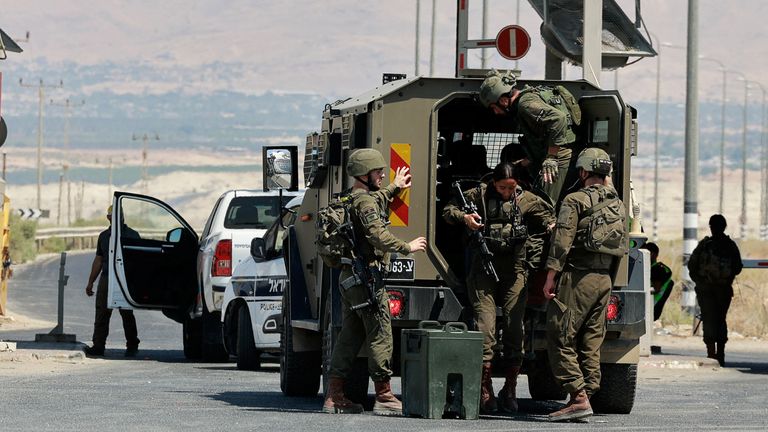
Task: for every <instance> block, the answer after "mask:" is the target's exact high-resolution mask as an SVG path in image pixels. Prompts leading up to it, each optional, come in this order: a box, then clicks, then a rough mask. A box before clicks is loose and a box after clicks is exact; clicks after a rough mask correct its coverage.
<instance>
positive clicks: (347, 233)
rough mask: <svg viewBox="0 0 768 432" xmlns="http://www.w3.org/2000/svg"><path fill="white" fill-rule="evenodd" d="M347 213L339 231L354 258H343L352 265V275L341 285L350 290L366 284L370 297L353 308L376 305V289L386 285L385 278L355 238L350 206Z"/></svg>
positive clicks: (343, 261)
mask: <svg viewBox="0 0 768 432" xmlns="http://www.w3.org/2000/svg"><path fill="white" fill-rule="evenodd" d="M345 213H346V217H345V220H344V223H343V224H341V225H340V226H339V227H338V228H337V231H338V234H339V235H341V236H342V237H344V239H345V240H346V241H347V242H348V243H349V245H350V246H351V247H350V252H351V255H352V258H346V257H344V258H341V263H342V264H345V265H349V266H352V276H351V277H349V278H347V279H345V280H343V281H339V286H340V287H341V288H342V289H344V290H348V289H350V288H352V287H353V286H355V285H363V286H365V289H366V291H368V299H367V300H366V301H365V302H363V303H360V304H358V305H353V306H352V308H351V309H352V310H359V309H364V308H367V307H369V306H374V307H375V305H377V304H378V302H379V301H378V297H377V295H376V291H378V290H379V289H380V288H381V287H382V286H384V280H383V278H382V276H381V271H380V270H379V268H378V267H375V266H370V265H368V263H367V262H365V260H364V259H363V255H362V254H361V253H360V251H359V248H358V245H357V239H356V238H355V229H354V227H353V226H352V221H351V220H350V216H349V213H350V207H347V208H346V212H345Z"/></svg>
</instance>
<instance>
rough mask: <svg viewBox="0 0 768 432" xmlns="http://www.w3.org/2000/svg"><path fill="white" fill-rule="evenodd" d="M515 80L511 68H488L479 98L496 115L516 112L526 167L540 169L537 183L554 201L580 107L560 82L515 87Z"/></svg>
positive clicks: (564, 169)
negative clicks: (527, 165)
mask: <svg viewBox="0 0 768 432" xmlns="http://www.w3.org/2000/svg"><path fill="white" fill-rule="evenodd" d="M516 84H517V80H516V78H515V76H514V75H513V74H512V73H511V72H508V73H507V74H505V75H502V74H500V73H499V72H497V71H495V70H494V71H491V72H490V73H489V74H488V77H487V78H486V79H485V81H483V83H482V84H481V85H480V94H479V98H480V102H481V103H482V104H483V105H485V106H486V107H488V108H490V109H491V110H492V111H493V113H494V114H496V115H510V114H511V115H513V116H516V119H517V120H516V121H517V126H518V129H519V131H520V132H522V133H523V137H522V139H521V143H522V144H523V146H524V147H525V150H526V153H527V155H528V159H529V163H530V166H529V169H530V170H531V172H532V173H541V176H540V183H541V185H540V186H541V188H542V189H543V190H544V192H545V193H546V194H547V196H549V198H550V204H552V205H555V204H556V203H557V201H558V200H559V198H560V192H561V191H562V188H563V184H564V182H565V178H566V176H567V174H568V166H569V165H570V162H571V156H572V152H573V151H572V148H571V147H572V145H573V143H574V141H576V134H575V133H574V131H573V127H574V126H578V124H579V123H580V122H581V110H580V109H579V105H578V103H576V101H575V99H574V98H573V95H572V94H571V93H570V92H568V91H567V90H566V89H565V88H564V87H562V86H557V87H554V88H553V87H546V86H537V87H531V86H528V85H526V86H525V87H523V88H522V89H517V88H515V85H516Z"/></svg>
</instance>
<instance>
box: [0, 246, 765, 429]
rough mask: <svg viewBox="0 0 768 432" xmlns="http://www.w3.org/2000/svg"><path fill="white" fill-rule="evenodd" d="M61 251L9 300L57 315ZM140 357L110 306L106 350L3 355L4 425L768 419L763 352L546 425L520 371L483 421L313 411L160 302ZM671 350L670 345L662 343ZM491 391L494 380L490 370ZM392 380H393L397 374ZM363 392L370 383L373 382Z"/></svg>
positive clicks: (30, 272)
mask: <svg viewBox="0 0 768 432" xmlns="http://www.w3.org/2000/svg"><path fill="white" fill-rule="evenodd" d="M69 263H70V264H69V265H68V268H69V269H70V270H69V271H68V273H69V274H71V275H72V277H71V278H70V284H69V287H68V290H67V295H66V296H65V298H66V316H65V330H66V331H67V332H69V333H76V334H77V335H78V339H80V340H87V339H89V335H90V332H91V325H92V315H93V300H92V298H88V297H86V296H85V294H84V293H83V291H84V283H85V278H86V277H87V269H88V268H89V266H90V255H76V256H71V257H70V259H69ZM57 272H58V259H57V258H54V259H50V260H47V261H43V262H41V263H39V264H35V265H33V266H29V267H27V268H26V269H24V271H20V272H17V274H16V277H15V278H14V280H13V283H12V284H11V287H10V291H9V306H10V308H11V310H12V311H15V312H17V313H20V314H23V315H26V316H29V317H32V318H36V319H51V320H52V321H55V316H56V315H55V311H56V295H55V293H56V291H55V280H56V277H57V274H58V273H57ZM137 320H138V324H139V337H140V338H141V339H142V344H141V351H140V355H139V357H137V358H135V359H125V358H123V357H122V348H123V344H124V339H123V335H122V330H121V329H120V325H119V322H120V319H119V317H118V316H117V314H116V315H115V316H114V317H113V323H112V324H113V326H112V335H111V336H110V340H109V344H108V352H107V357H106V358H104V359H86V360H85V361H73V362H65V363H63V364H62V363H57V362H54V361H52V360H47V361H37V363H38V365H37V366H36V367H34V368H24V367H21V368H20V367H18V366H19V365H16V364H12V363H15V362H6V364H3V362H0V430H2V431H32V430H34V431H47V430H50V431H54V430H55V431H69V430H99V431H125V430H151V431H176V430H185V431H188V430H197V431H201V430H205V431H219V430H227V431H241V430H243V431H252V430H270V431H312V432H324V431H329V432H330V431H338V430H344V431H360V430H370V429H373V428H376V429H377V430H398V431H432V430H434V431H453V430H455V431H465V430H479V431H501V430H504V431H507V430H565V429H568V430H570V429H577V430H605V431H619V430H620V431H626V430H653V431H660V430H662V431H667V430H697V431H698V430H739V431H741V430H761V431H762V430H766V425H768V395H766V389H768V367H766V362H767V361H766V359H765V358H764V355H763V354H761V353H757V352H755V353H750V352H741V353H739V354H738V357H733V359H734V364H733V366H732V367H728V368H726V369H719V368H701V369H698V370H691V369H662V368H652V367H643V368H641V369H640V371H639V382H638V389H637V397H636V402H635V407H634V410H633V412H632V413H631V414H629V415H597V416H594V417H593V418H592V420H591V423H589V424H553V423H549V422H547V421H546V418H545V416H546V414H547V413H548V412H550V411H552V410H553V409H555V408H557V407H559V404H558V403H556V402H547V403H542V402H534V401H532V400H531V399H530V396H529V394H528V392H527V382H526V379H525V377H521V379H520V383H519V389H520V390H519V392H518V396H519V398H520V402H521V409H522V410H523V412H524V414H523V413H521V414H518V415H514V416H513V415H508V416H507V415H505V416H501V415H500V416H483V417H481V419H479V420H471V421H464V420H427V419H415V418H381V417H374V416H372V415H369V414H365V415H359V416H331V415H327V414H322V413H320V412H319V408H320V406H321V404H322V398H321V397H320V396H319V395H318V396H317V397H314V398H287V397H285V396H283V395H282V393H281V392H280V389H279V374H278V369H277V365H267V367H266V368H265V370H262V371H259V372H244V371H238V370H237V369H236V367H235V365H234V364H232V363H220V364H203V363H193V362H188V361H186V360H185V359H184V357H183V354H182V351H181V342H180V333H181V329H180V326H179V325H178V324H176V323H174V322H172V321H170V320H168V319H167V318H165V317H164V316H163V315H162V314H160V313H159V312H141V313H139V314H138V316H137ZM33 333H35V332H34V331H22V332H0V339H5V340H14V339H15V340H17V341H19V343H20V344H30V342H24V341H30V340H33V339H34V334H33ZM663 348H664V351H665V352H666V353H670V354H674V353H675V352H674V351H675V349H674V347H666V346H665V347H663ZM495 382H496V386H495V387H496V390H498V389H499V387H500V385H501V380H500V379H496V380H495ZM394 384H395V385H394V387H395V391H396V392H397V391H398V390H399V380H395V381H394ZM369 393H372V389H371V391H369Z"/></svg>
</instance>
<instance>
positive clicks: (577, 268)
mask: <svg viewBox="0 0 768 432" xmlns="http://www.w3.org/2000/svg"><path fill="white" fill-rule="evenodd" d="M576 168H577V169H578V171H579V172H578V175H579V180H580V181H581V183H582V184H583V188H582V189H580V190H578V191H576V192H573V193H570V194H568V195H567V196H566V197H565V198H564V199H563V201H562V203H561V205H560V211H559V213H558V217H557V224H556V226H555V230H554V232H553V233H552V240H551V246H550V249H549V256H548V258H547V264H546V267H547V279H546V282H545V283H544V288H543V290H544V296H545V297H546V298H547V299H549V300H550V302H549V304H548V306H547V342H548V344H547V345H548V346H547V348H548V354H549V361H550V366H551V368H552V372H553V374H554V376H555V379H556V380H557V381H558V382H559V383H560V385H561V386H562V387H563V390H565V391H566V392H568V393H569V394H570V400H569V402H568V404H567V405H566V406H565V407H564V408H563V409H561V410H559V411H556V412H554V413H552V414H550V415H549V419H550V420H552V421H567V420H577V419H581V418H586V417H589V416H591V415H592V407H591V405H590V403H589V398H590V397H591V396H592V395H593V394H594V393H595V392H597V390H598V389H599V388H600V346H601V345H602V343H603V339H604V337H605V309H606V306H607V304H608V298H609V296H610V293H611V285H612V282H611V276H610V274H609V273H610V269H611V267H612V265H613V263H614V259H615V256H616V255H620V254H623V253H626V222H625V220H626V214H625V210H624V204H623V203H622V202H621V200H620V199H619V198H618V194H617V193H616V191H615V190H614V189H613V187H611V186H608V185H607V179H608V176H609V174H610V172H611V159H610V158H609V156H608V154H607V153H606V152H605V151H603V150H601V149H599V148H587V149H585V150H584V151H582V152H581V153H580V154H579V157H578V159H577V161H576ZM608 209H611V211H613V212H614V213H613V214H614V216H615V217H614V218H613V219H612V220H611V222H610V223H606V222H605V221H606V220H605V219H604V220H603V224H602V225H603V226H606V225H608V224H610V225H611V227H610V228H611V236H612V237H611V238H612V239H616V240H615V242H611V241H605V242H603V241H602V240H603V239H600V240H601V241H600V242H594V241H593V240H594V239H593V238H592V237H594V236H596V235H597V231H592V229H591V227H592V225H591V224H590V218H591V217H592V216H593V215H596V213H597V212H598V211H600V212H601V213H600V214H599V215H600V216H602V215H603V213H602V212H603V211H607V210H608ZM601 232H602V231H601ZM595 243H602V246H601V247H600V248H597V249H596V248H595V246H594V244H595ZM606 244H611V245H612V246H614V247H616V248H622V250H620V251H614V250H603V247H604V246H605V245H606ZM598 250H599V251H598ZM558 277H559V280H558V281H557V282H556V279H557V278H558Z"/></svg>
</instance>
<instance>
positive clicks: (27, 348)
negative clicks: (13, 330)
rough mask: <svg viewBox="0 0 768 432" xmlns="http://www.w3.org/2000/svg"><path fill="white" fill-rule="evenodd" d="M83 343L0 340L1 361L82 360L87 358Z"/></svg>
mask: <svg viewBox="0 0 768 432" xmlns="http://www.w3.org/2000/svg"><path fill="white" fill-rule="evenodd" d="M83 346H84V345H83V343H81V342H74V343H61V344H57V343H37V342H21V341H20V342H7V341H0V362H6V361H10V362H22V361H35V360H54V361H69V362H81V361H84V360H85V359H86V356H85V353H84V352H83Z"/></svg>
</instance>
